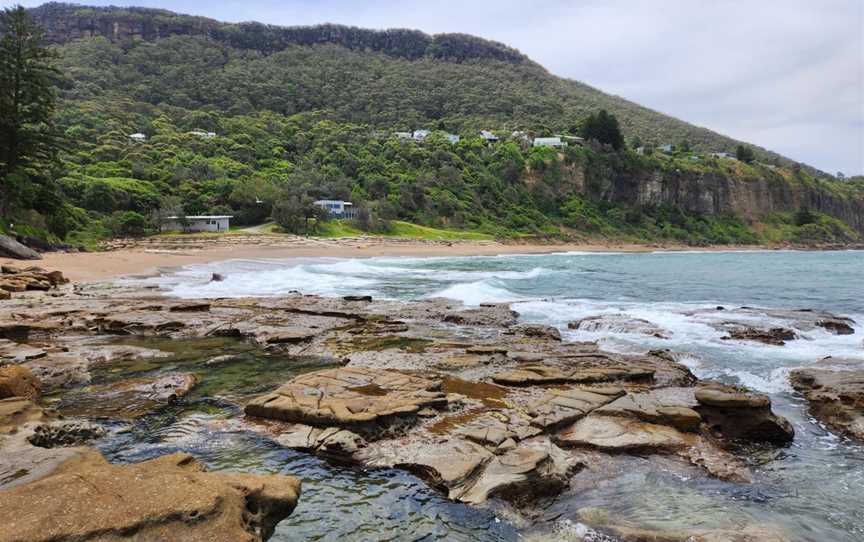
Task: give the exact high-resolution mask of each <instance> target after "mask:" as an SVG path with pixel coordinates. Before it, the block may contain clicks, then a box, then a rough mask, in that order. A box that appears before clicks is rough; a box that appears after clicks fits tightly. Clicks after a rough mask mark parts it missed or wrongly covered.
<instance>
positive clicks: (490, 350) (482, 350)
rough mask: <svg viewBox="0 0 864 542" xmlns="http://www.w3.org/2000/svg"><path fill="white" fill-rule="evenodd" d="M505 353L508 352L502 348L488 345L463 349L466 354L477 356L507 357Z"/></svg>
mask: <svg viewBox="0 0 864 542" xmlns="http://www.w3.org/2000/svg"><path fill="white" fill-rule="evenodd" d="M507 352H508V350H507V348H506V347H504V346H496V345H490V344H482V345H477V346H469V347H468V348H466V349H465V353H466V354H474V355H477V356H495V355H507Z"/></svg>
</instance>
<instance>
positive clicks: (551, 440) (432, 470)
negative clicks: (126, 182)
mask: <svg viewBox="0 0 864 542" xmlns="http://www.w3.org/2000/svg"><path fill="white" fill-rule="evenodd" d="M3 271H4V273H3V274H2V275H0V289H3V290H4V291H9V292H10V296H9V297H10V299H7V300H4V301H0V308H2V309H3V310H2V316H0V451H2V452H3V453H2V454H0V455H2V460H0V525H2V527H0V540H3V541H6V540H111V539H115V538H117V537H119V536H129V535H130V534H135V535H137V536H139V539H141V540H157V539H162V538H160V537H163V536H164V535H165V533H181V532H182V533H184V534H183V539H184V540H223V539H224V540H266V539H267V538H268V537H269V536H270V534H272V531H273V528H274V525H275V524H276V523H278V521H280V520H281V519H284V518H285V517H286V516H288V514H290V513H291V511H292V510H293V508H294V506H295V504H296V502H297V499H298V497H299V493H300V484H299V481H298V480H296V479H295V478H292V477H290V476H277V475H270V476H262V475H241V474H237V475H235V474H231V475H227V474H220V473H213V474H210V473H206V472H204V470H203V467H202V466H201V464H199V463H198V462H197V461H196V460H195V459H194V458H193V457H191V456H188V455H182V454H181V455H176V454H175V455H169V456H165V457H162V458H157V459H154V460H150V461H146V462H144V463H138V464H131V465H111V464H109V463H107V462H106V461H105V459H104V458H102V456H101V455H99V454H98V452H96V451H95V450H93V449H91V448H87V447H86V444H87V443H88V442H90V441H92V440H93V439H95V438H99V436H100V427H99V426H98V425H96V424H92V423H90V421H89V420H91V419H93V418H109V419H134V418H137V417H141V416H146V415H148V414H149V413H150V412H153V411H155V410H157V409H159V408H160V407H161V406H162V405H166V404H169V403H171V402H174V401H178V400H182V399H181V398H182V397H183V396H184V395H186V394H187V393H189V392H190V390H194V389H195V388H196V386H200V385H201V382H199V379H200V376H196V375H194V374H189V373H184V372H182V371H180V370H178V371H176V372H172V373H170V374H160V375H148V374H147V373H146V371H145V373H144V375H143V376H137V377H135V378H124V379H121V380H119V381H116V382H112V383H110V384H98V385H91V377H92V372H93V371H94V370H97V369H100V368H105V367H111V366H112V365H116V364H120V363H126V362H137V363H147V364H152V366H154V367H156V366H158V364H159V362H160V360H161V359H163V358H165V357H166V356H168V354H167V353H166V352H163V351H161V350H159V349H158V348H148V347H142V346H132V345H123V344H117V343H116V339H118V338H122V337H144V338H157V337H159V338H169V339H173V340H178V341H179V340H187V339H202V338H216V337H219V338H224V339H225V340H233V341H238V342H245V343H249V344H252V345H254V346H255V347H256V348H260V349H262V350H263V351H266V352H273V353H279V354H280V355H284V356H297V357H300V356H303V357H306V358H309V357H311V358H317V359H320V360H323V361H322V365H326V368H320V369H318V370H311V371H309V372H304V373H303V374H299V375H297V376H294V377H292V378H290V379H286V380H285V381H280V382H273V385H272V386H271V387H270V391H268V392H267V393H263V394H258V395H255V396H252V397H249V398H243V399H241V400H238V401H239V404H238V407H239V408H242V411H243V412H244V413H245V414H244V415H242V416H239V417H238V418H237V420H235V421H236V422H237V423H240V424H242V425H243V426H244V427H245V428H247V429H248V430H251V431H255V432H257V433H260V434H261V435H265V436H266V437H268V438H270V439H272V441H274V442H276V443H278V444H279V445H281V446H284V447H287V448H292V449H297V450H302V451H304V452H309V453H313V454H318V455H321V456H324V457H327V458H329V459H335V460H338V461H340V462H346V463H351V464H355V465H360V466H363V467H366V468H397V469H404V470H408V471H410V472H412V473H414V474H416V475H418V476H419V477H420V478H422V479H423V480H425V481H426V482H427V483H428V484H429V485H430V486H432V487H434V488H436V489H438V490H440V491H441V492H442V493H443V494H445V495H446V496H448V497H449V498H450V499H453V500H456V501H461V502H464V503H467V504H469V505H473V506H490V505H494V504H495V503H499V502H500V503H506V506H508V507H510V508H511V509H513V510H517V511H518V512H519V513H520V514H523V515H524V516H525V517H528V518H530V517H531V516H532V514H533V511H534V510H535V508H536V507H537V506H541V507H542V503H543V501H544V499H547V498H549V497H552V496H555V495H557V494H558V493H560V492H561V491H563V490H564V489H565V488H567V487H569V486H570V485H571V484H572V483H574V480H575V479H578V477H579V473H581V472H583V471H587V470H591V469H592V466H593V465H595V464H598V463H600V462H602V461H604V458H607V457H617V456H621V455H627V456H636V457H640V458H645V459H647V460H649V461H655V460H657V461H660V460H662V461H671V462H673V463H677V464H680V465H682V468H685V467H686V468H691V469H692V468H695V469H697V471H698V472H700V473H701V474H700V475H699V476H703V477H708V478H717V479H720V480H724V481H727V482H730V483H734V484H747V483H749V482H750V481H751V479H752V472H751V465H752V464H753V457H752V456H751V454H753V453H756V452H754V450H759V449H763V450H764V449H773V448H775V447H782V446H784V445H786V444H788V443H789V442H792V441H793V440H794V438H795V435H794V429H793V428H792V426H791V424H790V423H789V422H788V421H787V420H786V419H785V418H783V417H782V416H779V415H778V414H776V413H775V412H773V411H772V405H771V400H770V398H769V397H768V396H766V395H763V394H760V393H755V392H752V391H750V390H747V389H744V388H740V387H733V386H729V385H724V384H721V383H719V382H712V381H700V380H699V379H698V378H696V376H694V375H693V374H692V373H691V372H690V370H689V369H688V368H687V367H685V366H684V365H682V364H680V363H678V362H677V358H676V353H674V352H670V351H667V350H657V351H651V352H649V353H647V354H642V355H623V354H616V353H611V352H605V351H603V350H601V349H600V348H599V347H598V346H597V344H595V343H573V342H564V341H562V340H561V335H560V333H559V332H558V330H557V329H555V328H551V327H548V326H540V325H528V324H522V323H520V322H519V319H518V315H517V314H516V313H515V312H514V311H513V310H512V309H511V308H510V307H509V306H508V305H506V304H487V305H482V306H480V307H476V308H465V307H463V306H461V305H459V304H458V303H455V302H452V301H449V300H445V299H430V300H423V301H416V302H412V303H401V302H394V301H379V300H374V299H372V298H370V297H366V296H359V297H347V298H344V299H340V298H324V297H318V296H304V295H301V294H295V295H290V296H286V297H281V298H266V299H242V298H241V299H209V300H194V301H189V300H179V299H169V298H165V297H163V296H161V295H159V292H158V291H152V290H144V289H140V288H136V287H131V286H116V285H115V286H112V285H104V284H102V285H75V286H72V285H68V284H65V280H64V279H63V278H62V275H57V274H53V275H52V274H50V273H49V272H46V271H43V270H39V269H35V268H31V269H28V270H18V269H13V268H4V269H3ZM51 277H53V279H52V278H51ZM21 284H23V285H24V286H23V288H22V287H21ZM30 284H33V285H34V286H33V287H30V286H28V285H30ZM4 285H13V286H12V287H11V288H7V287H4ZM44 285H47V286H48V288H43V286H44ZM721 309H722V308H721V307H718V309H717V310H721ZM750 310H753V311H756V310H758V309H750ZM791 312H793V313H795V314H792V315H791V316H790V315H788V314H787V315H785V316H787V317H794V318H796V319H798V320H803V321H806V322H810V323H812V325H813V326H819V327H823V328H824V329H826V330H828V331H830V332H832V333H845V332H846V327H848V325H849V324H850V323H851V322H850V321H849V320H848V319H845V318H843V317H841V316H835V315H832V314H828V313H821V312H813V311H798V312H795V311H791ZM774 316H777V317H779V316H778V315H777V314H774ZM613 324H614V325H615V326H633V327H634V328H636V329H640V330H642V331H641V332H644V333H645V334H646V335H655V334H662V333H664V332H665V330H661V329H655V328H652V327H650V326H646V325H645V324H646V322H644V321H638V320H634V321H629V322H627V321H615V322H613ZM596 325H598V324H597V322H596V321H593V320H589V321H580V322H574V323H572V324H571V326H573V327H574V328H579V327H580V326H596ZM728 326H729V330H730V337H729V340H741V341H748V340H760V341H764V342H767V343H769V344H778V341H779V342H781V343H782V340H788V339H789V337H788V334H785V333H782V330H780V331H778V330H775V329H771V330H753V329H749V330H748V329H744V330H742V329H740V327H736V326H737V324H736V323H735V322H730V323H729V324H728ZM844 326H846V327H844ZM222 358H223V359H219V358H214V359H212V360H210V361H208V362H207V363H208V364H209V365H211V366H213V367H216V366H218V365H220V364H231V363H233V360H232V358H231V356H227V355H226V356H223V357H222ZM836 370H837V369H836V368H830V367H827V366H826V369H819V370H818V371H812V370H802V371H799V372H796V373H793V376H792V382H793V385H795V387H796V389H798V390H799V391H801V392H802V393H803V394H804V395H805V397H806V398H807V399H808V400H809V401H811V405H812V409H813V413H814V415H815V416H817V417H818V418H820V419H822V420H824V421H825V422H826V424H828V425H829V426H831V427H833V428H835V429H837V430H838V431H839V432H842V433H845V434H847V435H849V436H850V437H853V438H859V439H860V438H862V437H864V432H862V431H861V428H862V419H864V418H862V416H864V401H862V396H864V395H862V390H864V378H861V377H860V372H859V373H855V376H856V377H855V378H848V377H849V376H850V374H852V373H848V374H847V373H843V374H842V376H838V373H836V372H833V371H836ZM204 378H205V379H206V376H205V377H204ZM58 393H59V394H64V396H66V397H75V398H76V401H75V403H74V404H75V405H76V408H71V407H67V408H62V406H63V403H61V408H60V411H61V412H60V414H57V413H54V412H53V411H52V410H51V409H50V408H47V407H46V406H45V405H43V404H41V403H40V397H42V396H44V395H46V394H48V395H51V394H58ZM850 398H851V399H850ZM61 414H62V415H61ZM141 479H146V480H147V482H146V483H141V482H139V481H138V480H141ZM126 480H128V482H127V481H126ZM164 486H170V487H171V488H172V490H171V491H169V492H164V494H163V493H160V492H158V491H157V488H159V487H164ZM73 494H74V495H76V497H75V499H77V501H76V502H77V504H76V506H79V507H80V509H79V508H69V509H65V508H63V503H64V502H66V501H67V500H70V499H71V497H64V496H69V495H73ZM181 496H183V497H184V498H180V497H181ZM46 499H47V500H46ZM36 502H42V503H47V504H45V505H43V506H39V507H37V506H34V505H33V504H32V503H36ZM121 502H122V503H137V502H140V503H141V504H142V506H141V507H137V506H126V505H125V504H124V505H122V506H121V505H120V504H117V503H121ZM145 504H146V506H145ZM91 507H92V508H93V509H98V510H99V513H98V514H94V515H92V516H88V515H87V514H85V513H84V512H82V511H83V510H87V509H88V508H91ZM32 510H38V512H32ZM85 516H87V517H88V520H87V521H84V520H83V518H84V517H85ZM584 523H586V524H589V525H591V524H592V519H591V515H590V514H588V517H587V518H586V519H584ZM593 523H595V524H594V525H592V527H594V528H596V529H597V533H606V534H604V535H602V536H606V537H607V538H597V540H681V541H684V540H703V541H709V540H710V541H727V540H728V541H732V540H735V541H739V542H747V541H757V540H778V541H779V540H786V539H787V535H784V534H783V533H780V532H775V531H772V530H771V529H768V530H767V531H766V530H765V528H764V526H760V525H751V526H745V527H743V528H742V530H740V531H736V532H725V531H710V532H708V531H700V530H699V529H698V528H695V527H694V529H693V530H692V531H689V532H686V533H677V532H675V533H660V532H649V531H644V530H641V528H640V527H639V526H627V525H623V524H619V523H616V522H615V521H614V520H611V521H608V520H604V521H603V522H602V523H601V522H597V521H594V522H593ZM229 533H230V534H229ZM597 536H598V537H599V536H601V535H600V534H597ZM112 537H114V538H112Z"/></svg>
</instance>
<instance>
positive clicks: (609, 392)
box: [528, 388, 624, 430]
mask: <svg viewBox="0 0 864 542" xmlns="http://www.w3.org/2000/svg"><path fill="white" fill-rule="evenodd" d="M623 394H624V390H622V389H620V388H611V389H598V390H591V391H589V390H584V389H578V388H573V389H567V390H550V391H548V392H547V393H546V394H545V395H544V396H543V397H542V398H540V400H539V401H537V402H536V403H534V404H532V405H530V406H529V407H528V414H529V415H530V416H531V425H533V426H535V427H539V428H541V429H543V430H552V429H555V428H558V427H561V426H562V425H566V424H570V423H573V422H575V421H576V420H578V419H579V418H582V417H583V416H585V415H587V414H589V413H590V412H591V411H593V410H594V409H597V408H599V407H601V406H603V405H605V404H607V403H609V402H610V401H614V400H615V399H616V398H618V397H621V396H622V395H623Z"/></svg>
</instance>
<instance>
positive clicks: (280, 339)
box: [265, 329, 319, 344]
mask: <svg viewBox="0 0 864 542" xmlns="http://www.w3.org/2000/svg"><path fill="white" fill-rule="evenodd" d="M318 333H319V331H317V330H314V329H285V330H279V331H274V332H273V333H268V334H266V335H265V336H266V338H265V342H266V343H267V344H298V343H305V342H309V341H311V340H312V339H314V338H315V336H316V335H318Z"/></svg>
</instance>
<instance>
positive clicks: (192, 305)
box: [168, 301, 210, 312]
mask: <svg viewBox="0 0 864 542" xmlns="http://www.w3.org/2000/svg"><path fill="white" fill-rule="evenodd" d="M209 310H210V303H207V302H205V301H187V302H185V303H175V304H173V305H169V306H168V311H169V312H207V311H209Z"/></svg>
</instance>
